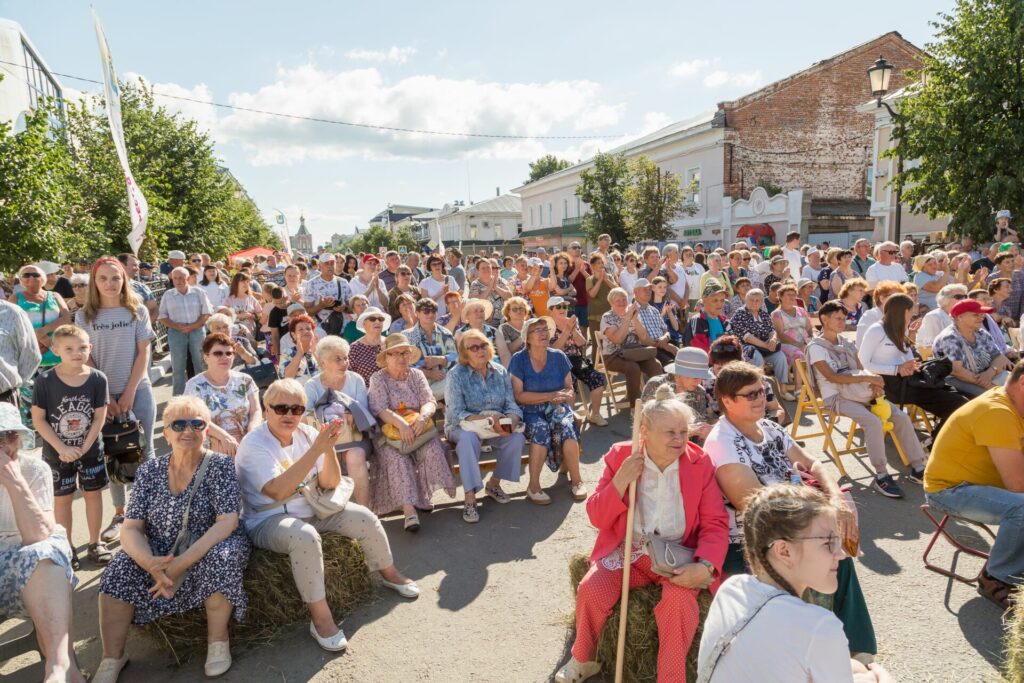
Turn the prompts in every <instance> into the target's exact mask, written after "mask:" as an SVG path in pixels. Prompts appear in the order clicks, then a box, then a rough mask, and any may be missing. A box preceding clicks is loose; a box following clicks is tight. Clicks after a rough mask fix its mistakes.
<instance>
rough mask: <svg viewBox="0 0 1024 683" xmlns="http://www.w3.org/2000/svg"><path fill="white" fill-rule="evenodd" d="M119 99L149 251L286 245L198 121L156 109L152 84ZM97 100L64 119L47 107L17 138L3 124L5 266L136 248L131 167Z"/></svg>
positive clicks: (1, 258)
mask: <svg viewBox="0 0 1024 683" xmlns="http://www.w3.org/2000/svg"><path fill="white" fill-rule="evenodd" d="M121 96H122V98H121V106H122V115H123V121H124V129H125V140H126V144H127V147H128V160H129V164H130V165H131V168H132V172H133V174H134V175H135V180H136V182H137V183H138V184H139V187H140V188H141V189H142V192H143V194H145V196H146V199H147V201H148V203H149V222H148V227H147V231H146V239H145V241H144V243H143V246H142V255H143V256H144V257H146V258H153V257H155V256H157V255H158V254H163V253H166V251H167V250H168V249H182V250H185V251H205V252H207V253H209V254H210V255H211V256H213V257H214V258H216V259H219V258H223V257H224V256H226V255H227V254H229V253H231V252H234V251H238V250H240V249H244V248H247V247H251V246H256V245H265V246H268V247H280V246H281V244H280V240H279V239H278V237H277V236H276V234H275V233H274V231H272V230H271V229H270V227H269V226H268V225H267V224H266V222H265V221H264V220H263V218H262V216H261V215H260V212H259V210H258V209H257V207H256V205H255V204H253V202H252V201H251V200H250V199H249V198H248V197H247V196H246V195H245V194H244V191H243V190H242V188H241V187H240V186H239V185H238V183H237V182H236V181H235V180H234V179H233V178H232V177H231V176H230V174H228V173H226V172H225V171H224V170H223V169H221V168H219V167H218V164H217V160H216V158H215V157H214V154H213V145H212V142H211V141H210V140H209V138H208V136H207V135H206V134H205V133H201V132H199V131H198V130H197V129H196V124H195V122H194V121H191V120H188V119H185V118H183V117H182V116H181V115H178V114H173V115H172V114H170V113H168V112H167V111H166V110H165V109H164V108H163V107H157V106H156V105H155V104H154V102H153V96H152V92H150V91H149V90H147V89H145V88H141V87H138V86H135V85H128V84H125V85H124V86H123V87H122V89H121ZM98 104H99V100H98V99H95V98H94V99H93V100H91V101H82V102H80V103H78V104H71V103H68V104H66V106H65V110H64V113H63V115H62V118H63V121H61V122H60V123H57V122H58V121H59V120H60V119H59V118H58V116H57V115H56V114H55V110H54V109H52V108H51V109H40V110H39V111H37V112H35V113H34V114H32V115H31V116H30V117H28V119H27V125H26V129H25V130H24V131H22V132H19V133H18V134H16V135H10V134H9V129H8V127H6V126H5V127H2V128H0V133H2V135H0V234H3V235H4V239H5V241H6V245H10V246H11V247H12V248H8V249H4V250H0V266H2V267H4V268H13V267H17V266H19V265H21V264H23V263H26V262H28V261H32V260H38V259H44V258H45V259H59V258H70V257H74V256H85V257H95V256H98V255H100V254H103V253H113V252H119V251H127V250H128V241H127V235H128V232H129V230H130V219H129V216H128V206H127V205H128V199H127V190H126V188H125V183H124V174H123V172H122V170H121V166H120V164H119V163H118V160H117V154H116V152H115V150H114V144H113V141H112V139H111V136H110V128H109V125H108V123H107V119H106V115H105V113H103V112H102V111H100V110H99V107H98V106H97V105H98ZM6 245H5V246H6Z"/></svg>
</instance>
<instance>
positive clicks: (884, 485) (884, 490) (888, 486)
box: [874, 474, 903, 498]
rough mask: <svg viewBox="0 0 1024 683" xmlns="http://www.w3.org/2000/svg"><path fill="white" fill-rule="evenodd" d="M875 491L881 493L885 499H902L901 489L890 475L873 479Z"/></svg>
mask: <svg viewBox="0 0 1024 683" xmlns="http://www.w3.org/2000/svg"><path fill="white" fill-rule="evenodd" d="M874 486H875V490H876V491H878V492H879V493H881V494H882V495H883V496H886V497H887V498H902V497H903V489H901V488H900V486H899V484H897V483H896V482H895V481H894V480H893V478H892V475H891V474H886V475H883V476H881V477H875V484H874Z"/></svg>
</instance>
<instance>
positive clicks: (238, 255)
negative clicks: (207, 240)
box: [228, 247, 274, 263]
mask: <svg viewBox="0 0 1024 683" xmlns="http://www.w3.org/2000/svg"><path fill="white" fill-rule="evenodd" d="M273 253H274V250H273V249H267V248H266V247H249V248H248V249H243V250H242V251H236V252H235V253H234V254H231V255H230V256H228V262H229V263H230V262H231V261H234V260H235V259H242V260H243V261H244V260H245V259H251V258H253V257H254V256H270V255H271V254H273Z"/></svg>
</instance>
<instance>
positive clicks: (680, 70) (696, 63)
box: [668, 59, 711, 78]
mask: <svg viewBox="0 0 1024 683" xmlns="http://www.w3.org/2000/svg"><path fill="white" fill-rule="evenodd" d="M709 66H711V60H708V59H690V60H688V61H685V62H679V63H678V64H676V65H675V66H673V67H672V68H671V69H669V70H668V73H669V75H670V76H675V77H676V78H693V77H694V76H696V75H697V74H699V73H700V72H701V71H703V70H704V69H706V68H708V67H709Z"/></svg>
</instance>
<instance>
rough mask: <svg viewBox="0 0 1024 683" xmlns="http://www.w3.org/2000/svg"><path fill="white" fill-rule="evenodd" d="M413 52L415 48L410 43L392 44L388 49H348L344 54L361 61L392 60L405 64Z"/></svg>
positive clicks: (414, 52)
mask: <svg viewBox="0 0 1024 683" xmlns="http://www.w3.org/2000/svg"><path fill="white" fill-rule="evenodd" d="M414 54H416V48H415V47H413V46H412V45H407V46H405V47H398V46H397V45H392V46H391V49H389V50H364V49H355V50H349V51H348V52H347V53H346V54H345V56H346V57H348V58H349V59H355V60H359V61H363V62H393V63H395V64H405V63H406V62H407V61H409V58H410V57H412V56H413V55H414Z"/></svg>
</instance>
